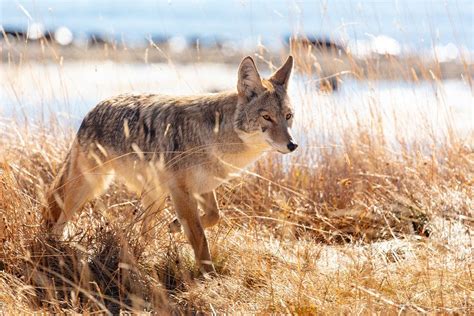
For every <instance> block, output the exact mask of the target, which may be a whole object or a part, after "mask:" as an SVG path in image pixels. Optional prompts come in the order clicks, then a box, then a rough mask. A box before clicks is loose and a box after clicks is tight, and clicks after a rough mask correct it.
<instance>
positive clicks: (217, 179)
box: [44, 57, 297, 273]
mask: <svg viewBox="0 0 474 316" xmlns="http://www.w3.org/2000/svg"><path fill="white" fill-rule="evenodd" d="M291 65H292V58H291V57H290V58H289V59H288V60H287V62H286V63H285V65H284V66H282V68H280V69H279V70H278V71H277V72H276V73H275V74H274V75H273V76H272V77H271V78H270V79H269V80H261V79H260V75H259V74H258V71H257V68H256V66H255V63H254V62H253V60H252V59H251V58H250V57H247V58H245V59H244V60H243V61H242V63H241V65H240V67H239V80H238V85H237V93H236V92H223V93H220V94H214V95H205V96H196V97H171V96H164V95H153V94H150V95H122V96H118V97H116V98H113V99H110V100H106V101H103V102H101V103H100V104H98V105H97V106H96V107H95V108H94V109H93V110H91V111H90V112H89V114H88V115H87V116H86V117H85V118H84V121H83V123H82V125H81V127H80V128H79V131H78V133H77V137H76V139H75V141H74V143H73V145H72V147H71V150H70V152H69V154H68V156H67V158H66V161H65V163H64V165H63V167H62V169H61V171H60V173H59V174H58V176H57V177H56V180H55V181H54V183H53V184H52V187H51V190H50V192H49V194H48V207H47V208H45V211H44V219H45V221H46V224H47V225H48V226H49V227H50V228H51V229H52V230H53V232H54V233H56V234H61V233H62V231H63V227H64V225H65V224H66V223H67V221H69V220H70V219H72V217H73V215H74V213H75V212H76V211H78V210H79V209H81V208H82V206H83V205H84V204H85V203H86V202H87V201H90V200H91V199H93V198H95V197H97V196H99V195H100V194H102V193H103V192H104V191H105V190H106V189H107V187H108V185H109V184H110V182H111V181H112V179H113V178H117V179H119V180H120V181H122V182H123V183H125V184H126V186H127V187H128V188H129V189H130V190H131V191H133V192H136V193H137V194H140V196H141V198H142V204H143V207H144V209H145V218H144V221H143V222H144V223H145V225H144V233H146V232H148V231H149V230H150V229H151V227H150V223H152V222H153V221H152V218H153V216H154V214H156V213H157V212H158V211H159V210H160V209H161V208H162V207H163V204H164V201H165V198H166V197H167V196H168V195H170V196H171V200H172V202H173V204H174V206H175V211H176V215H177V221H174V222H173V223H171V224H170V229H171V230H172V231H180V230H181V227H182V228H183V230H184V232H185V234H186V236H187V237H188V240H189V242H190V244H191V245H192V247H193V250H194V253H195V256H196V261H197V263H198V264H199V266H200V269H201V271H202V272H203V273H209V272H214V266H213V265H212V261H211V257H210V254H209V247H208V244H207V240H206V236H205V234H204V228H206V227H211V226H213V225H215V224H216V223H217V222H218V220H219V209H218V204H217V200H216V196H215V192H214V189H215V188H217V187H218V186H219V185H220V184H221V183H222V182H224V181H226V180H228V179H229V178H231V177H232V176H235V175H236V174H237V173H238V172H239V171H241V170H242V168H245V167H246V166H247V165H249V164H251V163H252V162H254V161H255V160H256V159H258V158H259V157H260V156H261V155H262V154H263V153H264V152H266V151H269V150H277V151H280V152H283V153H287V152H290V151H293V150H294V149H295V148H296V146H297V145H296V144H294V142H293V140H292V137H291V135H290V133H289V128H290V127H291V122H292V119H291V117H292V116H291V115H290V114H291V113H292V111H291V104H290V103H289V100H288V96H287V94H286V87H287V84H288V77H289V75H290V73H291ZM287 147H288V148H287ZM198 207H200V208H201V209H202V210H203V211H204V215H203V216H199V215H198V214H199V212H198Z"/></svg>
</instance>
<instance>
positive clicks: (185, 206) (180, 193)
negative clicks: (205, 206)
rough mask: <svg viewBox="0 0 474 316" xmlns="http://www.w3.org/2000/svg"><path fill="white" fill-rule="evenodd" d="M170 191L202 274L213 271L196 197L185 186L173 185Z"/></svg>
mask: <svg viewBox="0 0 474 316" xmlns="http://www.w3.org/2000/svg"><path fill="white" fill-rule="evenodd" d="M170 191H171V199H172V201H173V204H174V206H175V208H176V215H177V216H178V219H179V222H180V223H181V225H182V227H183V230H184V233H185V234H186V237H187V238H188V240H189V243H190V244H191V246H192V247H193V250H194V256H195V257H196V262H197V264H198V265H199V269H200V270H201V272H202V273H203V274H207V273H215V269H214V265H213V264H212V260H211V254H210V252H209V246H208V244H207V239H206V235H205V234H204V228H203V227H202V224H201V219H200V218H199V214H198V208H197V201H196V199H195V198H194V196H193V195H192V193H190V192H188V191H187V190H186V188H182V187H175V188H173V189H172V190H170Z"/></svg>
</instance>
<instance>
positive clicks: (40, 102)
mask: <svg viewBox="0 0 474 316" xmlns="http://www.w3.org/2000/svg"><path fill="white" fill-rule="evenodd" d="M236 70H237V65H236V66H235V67H231V66H229V65H224V64H212V63H200V64H188V65H181V64H176V65H173V64H118V63H113V62H100V63H83V62H69V63H65V64H64V65H62V66H60V65H58V64H38V63H25V64H23V65H22V66H10V67H9V66H5V67H2V68H1V69H0V80H1V82H2V83H3V84H2V85H0V117H4V118H14V119H15V120H17V121H20V122H21V121H24V120H25V118H28V120H44V119H45V118H47V117H48V115H49V114H51V113H54V114H56V116H58V117H60V118H61V119H62V120H63V122H66V123H67V124H72V126H78V125H79V123H80V120H81V118H82V117H83V115H84V114H85V113H86V112H87V111H88V110H89V109H90V108H91V107H93V106H94V105H95V104H97V102H99V101H100V100H102V99H104V98H107V97H110V96H113V95H115V94H119V93H128V92H135V93H138V92H156V93H168V94H198V93H208V92H215V91H219V90H226V89H233V88H234V87H235V84H236ZM263 75H264V76H265V75H268V72H265V71H263ZM293 79H294V80H293V82H292V85H291V91H290V93H291V95H292V97H293V104H294V106H295V108H296V122H295V126H296V133H297V134H299V135H300V138H305V137H303V135H308V132H309V133H310V134H312V135H315V136H317V137H318V139H321V140H324V141H326V142H327V141H330V142H337V135H336V134H338V133H341V132H346V131H347V130H348V129H350V128H351V127H352V126H353V124H356V123H357V124H359V125H361V124H362V125H367V126H368V127H369V129H370V128H371V124H373V123H374V119H370V118H371V117H372V118H373V117H374V115H375V116H377V117H379V118H380V119H381V120H382V122H383V126H384V134H385V135H386V136H387V137H388V139H389V140H390V138H391V137H392V138H393V137H394V136H395V131H397V133H398V135H400V130H402V131H403V133H405V134H406V135H405V136H406V137H407V138H408V139H410V138H411V137H420V136H423V137H436V138H438V137H442V136H443V135H444V134H445V133H446V127H447V124H451V125H452V126H453V127H454V129H455V130H457V131H458V132H459V134H460V135H463V136H467V135H472V133H473V132H474V112H473V111H474V110H473V94H472V89H471V87H470V86H469V84H468V83H467V82H463V81H461V80H457V81H445V82H438V83H435V82H422V83H407V82H397V81H390V82H388V81H385V82H384V81H378V82H367V81H355V80H352V79H350V78H346V79H345V81H344V83H343V84H342V87H341V89H340V90H339V91H337V92H336V93H333V94H329V95H328V94H323V93H320V92H319V91H318V88H317V78H305V77H302V76H299V75H298V74H296V75H295V76H294V77H293ZM45 121H47V120H45ZM334 127H337V128H334ZM421 131H423V132H424V133H427V135H420V132H421ZM428 134H429V135H428Z"/></svg>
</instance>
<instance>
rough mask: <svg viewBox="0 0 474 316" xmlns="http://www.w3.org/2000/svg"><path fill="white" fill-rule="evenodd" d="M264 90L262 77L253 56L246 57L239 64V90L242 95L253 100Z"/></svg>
mask: <svg viewBox="0 0 474 316" xmlns="http://www.w3.org/2000/svg"><path fill="white" fill-rule="evenodd" d="M263 90H264V88H263V85H262V79H260V75H259V74H258V70H257V66H256V65H255V62H254V61H253V59H252V57H250V56H247V57H245V58H244V59H243V60H242V62H241V63H240V66H239V79H238V82H237V91H238V92H239V95H240V96H243V97H246V98H247V100H251V99H253V98H254V97H256V96H257V95H258V94H259V93H261V92H262V91H263Z"/></svg>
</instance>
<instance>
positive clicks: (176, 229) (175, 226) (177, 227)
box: [168, 218, 181, 233]
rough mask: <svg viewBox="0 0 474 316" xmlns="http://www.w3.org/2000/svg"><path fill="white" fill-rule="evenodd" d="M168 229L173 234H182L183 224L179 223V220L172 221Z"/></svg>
mask: <svg viewBox="0 0 474 316" xmlns="http://www.w3.org/2000/svg"><path fill="white" fill-rule="evenodd" d="M168 227H169V230H170V232H171V233H180V232H181V223H180V222H179V220H178V219H177V218H176V219H175V220H174V221H172V222H171V223H170V224H169V226H168Z"/></svg>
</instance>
